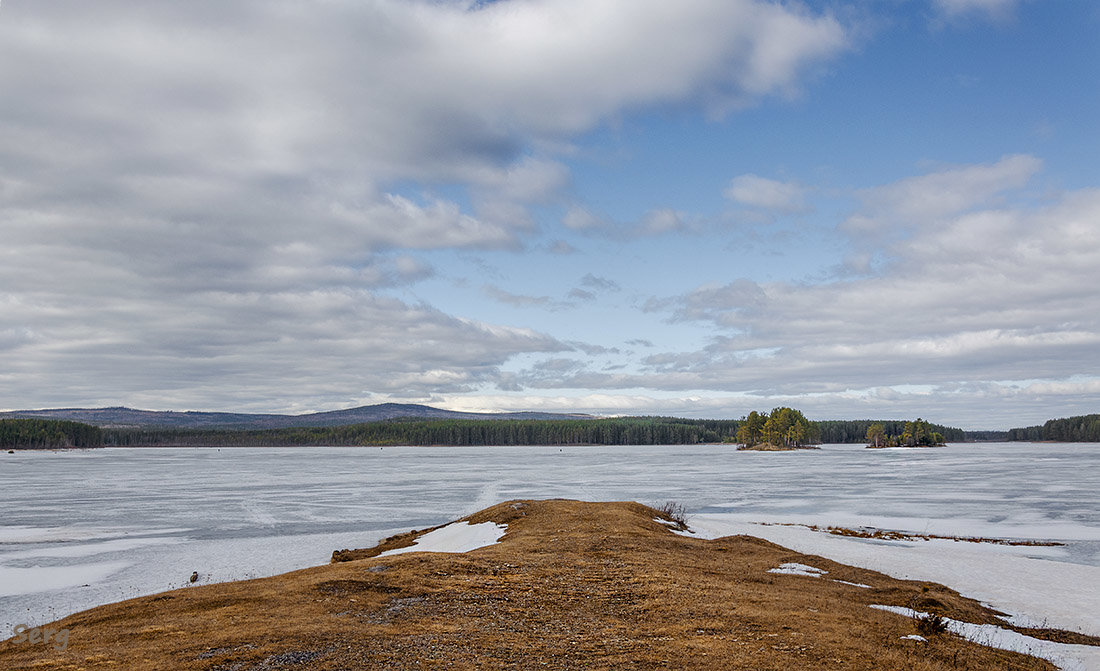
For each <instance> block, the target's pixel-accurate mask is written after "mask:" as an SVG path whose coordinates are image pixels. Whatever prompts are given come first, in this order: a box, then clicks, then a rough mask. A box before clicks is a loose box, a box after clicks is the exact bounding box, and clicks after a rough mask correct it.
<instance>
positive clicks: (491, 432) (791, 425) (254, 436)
mask: <svg viewBox="0 0 1100 671" xmlns="http://www.w3.org/2000/svg"><path fill="white" fill-rule="evenodd" d="M1091 417H1092V418H1093V419H1096V418H1097V417H1098V416H1096V415H1093V416H1091ZM769 422H770V423H769ZM922 422H923V420H922ZM908 423H909V424H911V422H908ZM873 424H879V425H881V426H882V427H883V432H884V434H885V435H888V436H904V435H905V434H906V424H907V422H906V421H904V420H899V421H892V420H887V421H877V422H876V421H874V420H858V421H833V420H830V421H820V422H813V421H809V420H807V419H806V418H805V416H803V414H802V413H801V412H799V411H798V410H794V409H793V408H776V409H775V410H773V411H772V412H771V413H770V414H769V413H759V412H755V411H754V412H752V413H749V415H748V416H746V417H743V418H741V419H739V420H713V419H683V418H677V417H617V418H608V419H569V420H541V419H530V420H467V419H462V420H434V419H432V420H425V419H412V418H409V419H394V420H386V421H381V422H371V423H366V424H353V425H345V426H334V427H308V428H289V429H262V430H241V429H175V428H166V427H165V428H144V429H143V428H99V427H95V426H92V425H89V424H83V423H80V422H72V421H66V420H43V419H5V420H0V447H3V448H5V449H13V448H61V447H101V446H118V447H127V446H165V447H172V446H209V447H282V446H286V447H293V446H308V445H347V446H355V445H414V446H416V445H695V444H701V443H722V442H741V443H745V442H748V444H750V445H754V444H758V443H761V442H770V443H773V444H775V445H781V446H790V445H804V444H812V443H816V442H825V443H861V442H864V441H865V440H866V439H867V431H868V429H869V428H870V427H871V425H873ZM1048 424H1049V423H1048ZM923 425H927V428H928V431H929V432H930V433H938V434H940V435H941V436H942V437H943V438H944V440H946V441H954V442H959V441H963V440H966V434H965V433H964V432H963V431H961V430H959V429H954V428H951V427H944V426H941V425H938V424H928V423H927V422H924V423H923ZM923 425H922V426H923ZM1036 428H1041V427H1036ZM1058 435H1059V436H1062V435H1063V434H1058ZM1043 439H1046V438H1014V440H1043ZM1094 439H1095V438H1094ZM1049 440H1070V438H1064V437H1057V438H1049Z"/></svg>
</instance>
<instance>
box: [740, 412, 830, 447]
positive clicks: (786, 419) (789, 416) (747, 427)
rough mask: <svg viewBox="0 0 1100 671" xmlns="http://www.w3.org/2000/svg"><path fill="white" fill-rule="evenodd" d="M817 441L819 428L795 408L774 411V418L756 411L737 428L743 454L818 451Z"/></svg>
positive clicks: (771, 415)
mask: <svg viewBox="0 0 1100 671" xmlns="http://www.w3.org/2000/svg"><path fill="white" fill-rule="evenodd" d="M817 441H818V430H817V427H816V426H815V425H814V424H813V422H810V421H809V420H808V419H806V417H805V416H804V415H803V414H802V413H801V412H799V411H798V410H795V409H794V408H775V409H774V410H772V411H771V414H768V413H759V412H756V411H755V410H753V411H752V412H750V413H749V414H748V415H747V416H746V417H744V418H743V419H742V420H741V425H740V426H739V427H737V442H738V443H740V444H741V447H740V448H738V449H741V450H757V451H762V452H778V451H786V450H816V449H818V448H817V445H816V443H817Z"/></svg>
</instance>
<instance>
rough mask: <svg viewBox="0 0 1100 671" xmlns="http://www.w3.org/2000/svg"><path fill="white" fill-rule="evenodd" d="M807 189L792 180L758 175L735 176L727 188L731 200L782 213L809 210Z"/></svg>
mask: <svg viewBox="0 0 1100 671" xmlns="http://www.w3.org/2000/svg"><path fill="white" fill-rule="evenodd" d="M805 193H806V189H805V188H803V187H802V186H799V185H798V184H794V183H791V182H779V181H776V180H774V179H767V178H766V177H760V176H758V175H753V174H746V175H739V176H737V177H734V178H733V179H732V180H731V181H730V184H729V186H728V187H727V188H726V190H725V196H726V197H727V198H729V199H730V200H733V201H736V202H738V203H741V204H742V205H748V206H750V207H756V208H760V209H764V210H773V211H775V212H779V213H782V214H795V213H801V212H807V211H808V208H807V207H806V203H805Z"/></svg>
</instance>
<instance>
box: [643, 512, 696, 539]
mask: <svg viewBox="0 0 1100 671" xmlns="http://www.w3.org/2000/svg"><path fill="white" fill-rule="evenodd" d="M653 521H654V522H658V523H660V524H663V525H665V526H666V527H668V530H669V531H671V532H672V533H674V534H676V535H677V536H685V537H688V538H691V537H692V536H694V535H695V532H694V531H692V530H691V529H680V528H679V527H680V523H679V522H671V521H669V520H662V519H661V518H659V517H654V518H653Z"/></svg>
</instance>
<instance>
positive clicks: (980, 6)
mask: <svg viewBox="0 0 1100 671" xmlns="http://www.w3.org/2000/svg"><path fill="white" fill-rule="evenodd" d="M932 4H933V5H934V6H935V7H936V9H938V10H939V11H940V12H942V13H943V14H945V15H946V16H947V17H948V18H956V17H960V16H966V15H971V14H980V15H984V16H986V17H989V18H992V19H1003V18H1006V17H1008V16H1011V14H1012V11H1013V10H1014V9H1016V7H1017V6H1018V5H1019V4H1020V0H932Z"/></svg>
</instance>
